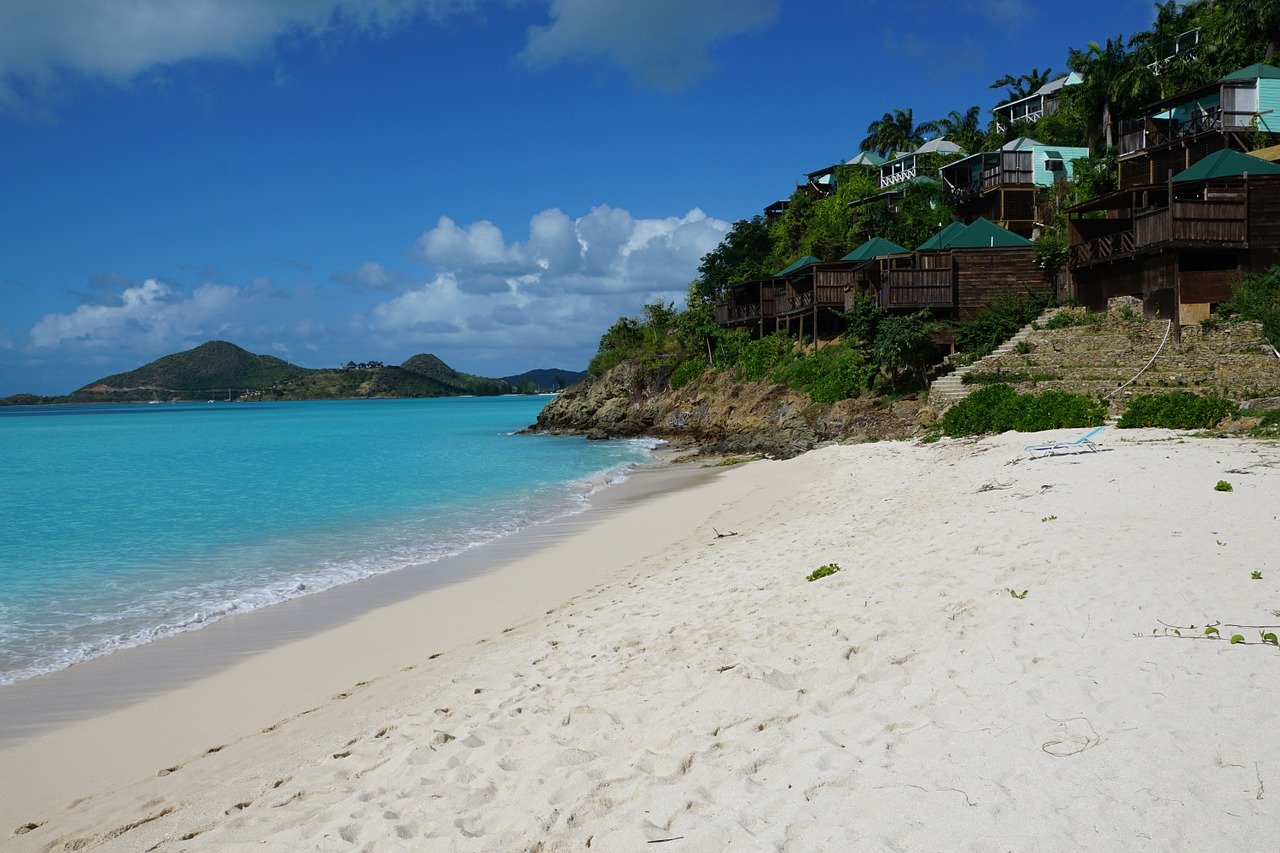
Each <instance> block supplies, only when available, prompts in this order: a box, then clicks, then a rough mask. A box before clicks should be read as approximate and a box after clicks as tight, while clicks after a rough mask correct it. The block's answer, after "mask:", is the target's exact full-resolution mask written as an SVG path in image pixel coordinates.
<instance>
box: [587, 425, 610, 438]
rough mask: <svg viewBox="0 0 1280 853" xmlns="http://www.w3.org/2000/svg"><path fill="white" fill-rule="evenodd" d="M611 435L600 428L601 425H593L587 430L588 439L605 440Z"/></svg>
mask: <svg viewBox="0 0 1280 853" xmlns="http://www.w3.org/2000/svg"><path fill="white" fill-rule="evenodd" d="M608 437H609V433H607V432H605V431H604V430H602V429H600V427H592V428H591V429H589V430H587V441H604V440H605V439H606V438H608Z"/></svg>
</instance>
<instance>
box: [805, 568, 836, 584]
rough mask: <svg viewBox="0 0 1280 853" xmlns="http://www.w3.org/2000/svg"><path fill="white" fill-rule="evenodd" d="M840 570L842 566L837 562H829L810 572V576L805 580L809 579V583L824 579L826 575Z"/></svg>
mask: <svg viewBox="0 0 1280 853" xmlns="http://www.w3.org/2000/svg"><path fill="white" fill-rule="evenodd" d="M838 571H840V567H839V566H838V565H836V564H835V563H827V564H826V565H825V566H819V567H818V568H816V569H814V570H813V571H811V572H809V576H808V577H806V578H805V580H807V581H809V583H813V582H814V581H816V580H822V579H823V578H825V577H828V576H830V575H834V574H835V573H836V572H838Z"/></svg>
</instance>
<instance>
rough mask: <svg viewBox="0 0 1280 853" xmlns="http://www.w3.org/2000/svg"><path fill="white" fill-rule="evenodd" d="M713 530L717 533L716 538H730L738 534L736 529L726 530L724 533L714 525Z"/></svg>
mask: <svg viewBox="0 0 1280 853" xmlns="http://www.w3.org/2000/svg"><path fill="white" fill-rule="evenodd" d="M711 532H712V533H714V534H715V535H716V538H717V539H727V538H729V537H730V536H737V535H738V533H737V531H735V530H726V531H725V532H724V533H721V532H720V531H719V530H716V529H715V528H714V527H713V528H711Z"/></svg>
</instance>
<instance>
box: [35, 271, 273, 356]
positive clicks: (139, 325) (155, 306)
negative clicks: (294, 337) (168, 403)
mask: <svg viewBox="0 0 1280 853" xmlns="http://www.w3.org/2000/svg"><path fill="white" fill-rule="evenodd" d="M280 296H281V294H280V293H279V292H278V291H276V290H275V289H274V288H273V287H272V286H271V285H270V282H268V281H266V280H263V279H256V280H255V281H254V282H253V283H252V284H250V285H249V286H248V287H245V288H237V287H233V286H231V285H228V284H202V285H200V286H198V287H196V288H195V289H194V290H192V291H191V292H190V293H189V294H188V293H184V292H183V291H181V290H180V289H178V288H177V287H174V286H172V285H169V284H165V283H164V282H161V281H158V280H156V279H154V278H149V279H147V280H146V281H144V282H143V283H142V284H140V285H137V286H135V287H128V288H125V289H124V290H123V291H122V292H121V293H120V295H119V298H118V299H117V300H113V301H112V302H111V303H110V304H102V303H99V302H91V303H82V304H80V305H79V306H77V307H76V308H75V310H73V311H70V312H68V313H53V314H46V315H45V316H43V317H41V318H40V319H39V320H38V321H36V323H35V325H34V326H32V327H31V333H30V343H31V349H32V350H34V351H41V350H45V351H48V350H58V351H61V352H67V351H72V350H77V351H85V350H89V351H94V350H97V351H128V352H156V351H160V350H165V349H175V348H178V347H180V346H182V345H185V344H194V343H200V342H202V341H204V340H206V339H208V338H212V337H220V336H224V335H227V334H231V333H235V332H240V333H244V332H245V331H246V330H249V329H252V326H251V325H250V320H251V319H252V318H253V317H254V316H260V315H262V314H264V313H266V312H268V311H270V310H272V309H271V308H269V307H268V304H267V303H268V302H276V301H278V300H279V298H280Z"/></svg>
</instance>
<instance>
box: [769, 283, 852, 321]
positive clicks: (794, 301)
mask: <svg viewBox="0 0 1280 853" xmlns="http://www.w3.org/2000/svg"><path fill="white" fill-rule="evenodd" d="M814 290H815V289H814V288H806V289H794V290H793V289H791V288H788V289H787V292H786V293H783V294H779V295H778V298H777V301H776V303H775V306H774V308H775V313H776V314H777V316H779V317H786V316H788V315H793V314H802V313H804V312H806V311H812V310H813V309H814V300H815V299H816V300H817V307H818V308H834V309H835V310H837V311H843V310H844V287H842V286H840V285H827V284H820V285H818V287H817V288H816V290H817V293H816V295H815V293H814Z"/></svg>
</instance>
